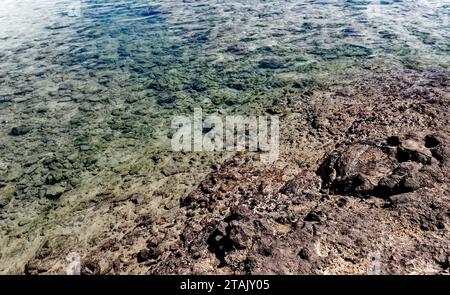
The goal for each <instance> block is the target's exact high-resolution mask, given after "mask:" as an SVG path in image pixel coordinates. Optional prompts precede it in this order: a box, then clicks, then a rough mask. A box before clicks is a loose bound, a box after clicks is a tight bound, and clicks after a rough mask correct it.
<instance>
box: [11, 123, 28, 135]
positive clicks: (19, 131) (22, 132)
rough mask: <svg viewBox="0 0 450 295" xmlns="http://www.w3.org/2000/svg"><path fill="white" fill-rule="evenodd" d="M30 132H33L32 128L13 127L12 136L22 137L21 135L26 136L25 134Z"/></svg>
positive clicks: (23, 126)
mask: <svg viewBox="0 0 450 295" xmlns="http://www.w3.org/2000/svg"><path fill="white" fill-rule="evenodd" d="M30 131H31V127H30V126H25V125H21V126H17V127H13V128H12V129H11V132H10V134H11V135H12V136H20V135H25V134H27V133H29V132H30Z"/></svg>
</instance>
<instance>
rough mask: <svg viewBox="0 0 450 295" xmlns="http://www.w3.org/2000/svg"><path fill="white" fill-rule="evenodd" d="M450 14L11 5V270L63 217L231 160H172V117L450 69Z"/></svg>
mask: <svg viewBox="0 0 450 295" xmlns="http://www.w3.org/2000/svg"><path fill="white" fill-rule="evenodd" d="M449 14H450V2H449V1H434V0H432V1H257V0H251V1H226V3H222V1H184V2H180V1H143V0H135V1H79V2H77V1H68V0H66V1H57V0H45V1H31V0H3V1H2V6H1V7H0V65H1V66H0V122H1V125H0V138H1V140H0V150H1V154H0V192H1V194H0V195H1V196H2V199H1V201H0V205H1V206H2V208H1V209H0V229H1V231H2V233H1V236H2V238H1V245H2V254H3V255H2V258H3V259H5V258H6V257H7V258H8V259H11V260H12V261H14V255H19V254H18V252H20V251H22V250H23V249H24V248H26V247H27V242H29V241H27V240H30V241H31V240H33V239H34V236H35V235H39V234H40V233H41V232H45V229H46V228H47V227H48V228H49V227H50V226H51V225H53V224H54V223H55V220H56V221H57V223H58V222H59V221H58V220H59V219H58V218H62V217H61V216H57V215H55V214H56V213H54V212H59V211H58V210H61V207H66V208H72V207H77V206H78V207H77V208H78V209H77V210H85V209H86V208H89V205H86V204H84V203H83V202H85V201H86V200H92V199H95V198H98V196H105V195H106V196H108V197H111V198H114V197H117V196H121V195H124V194H131V193H133V192H134V191H139V190H140V188H142V187H145V188H146V191H147V196H148V197H149V198H150V197H152V195H153V194H156V195H158V194H159V195H160V192H158V188H159V187H161V186H162V183H166V184H167V183H169V185H170V186H172V187H174V191H173V192H170V193H173V194H182V193H184V192H185V191H186V190H189V188H190V187H191V186H192V185H194V184H195V183H196V182H197V181H198V179H199V178H200V177H201V175H202V174H201V172H205V171H207V170H208V169H209V165H210V164H211V163H214V162H215V161H217V159H218V158H219V156H220V155H203V154H201V155H179V154H174V153H172V152H171V151H170V144H169V138H170V134H171V129H170V127H169V126H170V120H171V118H172V117H173V116H174V115H179V114H183V113H186V114H191V113H192V111H193V108H194V107H196V106H201V107H202V108H203V109H204V111H205V112H209V113H212V112H218V113H239V114H242V113H250V112H251V113H253V114H255V115H256V114H259V113H263V112H265V111H266V110H267V109H269V108H273V107H274V106H275V107H277V106H281V107H282V106H283V105H284V104H287V103H288V102H287V100H288V98H289V97H290V98H292V97H294V98H295V97H296V96H298V95H300V94H302V93H305V92H307V91H308V90H310V89H312V88H315V87H319V86H318V85H320V84H321V83H323V82H327V81H337V82H339V81H345V79H346V77H348V76H354V75H360V74H364V73H365V72H368V71H371V70H372V69H374V68H376V69H377V70H380V69H381V70H382V69H383V68H384V67H386V71H389V70H390V69H391V68H398V69H403V68H411V69H419V70H420V69H423V70H426V69H429V68H434V69H441V70H442V69H443V70H448V66H449V58H450V54H449V52H450V40H449V39H450V27H449ZM22 125H23V126H26V127H27V132H26V134H23V135H20V136H11V135H10V132H11V129H12V128H13V127H17V126H22ZM282 132H283V130H282ZM189 171H195V173H189ZM197 173H198V174H197ZM63 192H64V194H63V196H62V198H60V199H59V200H58V196H59V195H60V194H61V193H63ZM80 204H84V205H80ZM80 208H81V209H80ZM70 212H71V210H70V209H68V210H67V211H64V213H60V215H64V216H65V215H70V214H71V213H70ZM58 214H59V213H58ZM66 230H67V231H70V226H67V228H66ZM17 237H19V238H17ZM2 265H5V264H3V263H2ZM0 271H1V270H0Z"/></svg>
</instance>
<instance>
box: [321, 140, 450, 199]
mask: <svg viewBox="0 0 450 295" xmlns="http://www.w3.org/2000/svg"><path fill="white" fill-rule="evenodd" d="M441 138H442V139H443V140H444V138H446V139H445V141H442V142H437V141H433V143H432V144H431V143H430V142H429V141H430V139H429V137H427V136H424V135H423V134H420V133H419V134H406V135H402V136H400V137H399V136H391V137H389V138H388V139H387V140H386V142H383V140H382V139H376V140H373V141H370V142H368V141H366V142H363V143H355V144H351V145H349V146H345V147H343V148H341V149H340V150H337V151H335V152H334V153H333V154H332V155H331V156H328V157H327V158H326V159H325V161H324V162H323V163H322V165H321V166H320V167H319V169H318V170H317V174H318V175H320V176H321V178H322V180H323V185H324V187H327V188H330V189H331V190H332V191H333V192H334V193H336V194H343V195H352V196H357V197H367V196H380V197H385V198H386V197H389V196H391V195H395V194H401V193H407V192H414V191H416V190H418V189H419V188H421V187H426V186H429V185H431V184H432V183H434V182H437V181H439V179H442V177H444V175H446V174H447V173H448V163H447V165H445V166H443V165H440V164H441V162H442V161H444V156H441V157H438V158H436V157H434V158H433V152H432V151H431V150H430V149H429V148H427V146H432V148H433V149H434V150H437V149H438V148H440V150H445V148H444V146H448V144H449V140H448V138H447V136H444V135H443V134H442V135H441ZM447 149H448V147H447ZM442 154H443V153H442ZM445 161H448V158H446V160H445Z"/></svg>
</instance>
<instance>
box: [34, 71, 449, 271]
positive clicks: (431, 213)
mask: <svg viewBox="0 0 450 295" xmlns="http://www.w3.org/2000/svg"><path fill="white" fill-rule="evenodd" d="M448 77H449V76H448V74H439V73H433V72H431V73H428V74H423V73H420V74H419V73H415V72H410V73H406V74H405V73H402V74H401V75H399V76H395V75H393V76H392V77H386V76H385V75H384V76H377V75H376V74H374V76H372V77H364V79H362V80H361V77H360V78H358V79H360V80H356V79H355V81H349V83H348V85H342V84H338V85H327V86H326V87H324V88H321V89H320V91H310V92H308V93H305V94H304V95H302V96H301V97H299V98H296V99H293V98H289V99H287V100H286V102H280V103H279V104H277V105H274V106H273V109H277V110H279V112H277V113H280V114H283V118H282V128H281V130H282V139H281V143H280V148H281V155H280V159H279V160H278V161H277V162H276V163H275V164H273V165H264V164H263V163H261V162H260V161H258V154H252V153H248V154H240V155H236V156H235V157H233V158H231V159H229V160H227V161H225V162H224V163H223V164H222V165H221V166H220V167H218V169H216V171H214V172H212V173H210V174H209V175H207V176H206V177H205V178H204V179H203V181H201V183H200V184H199V185H198V187H197V188H196V189H195V190H194V191H192V192H190V193H187V194H185V195H184V197H182V198H181V199H180V200H179V202H178V200H177V203H176V204H171V205H170V206H169V209H170V210H167V211H165V212H164V214H162V213H161V214H159V213H158V214H155V213H152V212H153V211H147V213H146V214H142V212H141V213H140V214H139V212H140V211H138V210H137V209H130V206H136V208H137V207H139V208H147V207H149V206H150V207H151V202H153V201H150V202H149V201H147V200H145V199H144V200H142V199H140V198H139V196H138V195H135V196H132V197H130V198H129V199H127V200H117V201H116V202H115V205H114V206H111V207H107V208H105V211H108V210H113V211H114V210H117V212H118V213H117V214H116V215H117V216H119V213H120V214H126V212H127V210H129V211H131V212H134V213H133V214H130V215H126V216H127V217H126V218H128V220H129V223H127V222H125V221H123V220H124V219H119V220H122V221H121V223H117V222H116V225H115V226H112V225H111V230H107V231H104V233H103V234H102V235H101V236H98V237H97V238H96V239H95V240H91V242H90V243H91V244H88V243H86V242H83V241H77V240H76V239H75V238H73V241H72V240H71V241H70V242H68V241H67V240H64V241H63V238H59V239H58V238H55V239H52V240H49V241H47V242H46V243H45V244H43V246H42V247H41V248H40V250H39V251H38V252H37V253H36V255H35V257H34V258H33V259H31V260H30V261H29V262H28V263H27V266H26V269H25V272H26V273H31V274H37V273H61V272H64V269H65V268H64V257H65V255H66V253H68V252H70V251H71V250H76V251H82V252H81V254H82V257H81V258H82V272H83V273H85V274H98V273H100V274H120V273H151V274H177V273H179V274H366V273H383V274H448V273H449V272H450V269H449V266H450V261H449V259H450V242H449V241H450V233H449V228H450V205H449V204H450V188H449V185H450V181H449V179H450V177H449V176H450V175H449V173H450V132H449V131H450V130H449V117H448V109H449V101H450V97H449V93H450V92H449V87H450V83H449V80H448ZM361 81H364V83H361ZM324 89H325V90H324ZM283 131H285V132H283ZM287 131H289V132H287ZM165 194H167V192H161V193H160V195H161V196H162V200H164V196H165ZM102 206H105V205H102ZM133 208H134V207H133ZM142 210H143V209H141V211H142ZM114 212H115V211H114ZM126 218H125V219H126ZM130 224H132V225H133V226H130ZM119 233H120V234H119ZM64 239H66V238H64ZM86 244H88V245H90V247H88V246H86ZM67 245H72V246H71V247H68V246H67ZM80 245H81V246H80ZM83 245H85V246H83ZM56 262H57V263H56Z"/></svg>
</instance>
